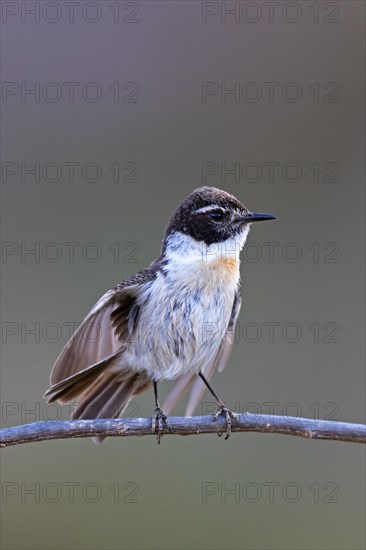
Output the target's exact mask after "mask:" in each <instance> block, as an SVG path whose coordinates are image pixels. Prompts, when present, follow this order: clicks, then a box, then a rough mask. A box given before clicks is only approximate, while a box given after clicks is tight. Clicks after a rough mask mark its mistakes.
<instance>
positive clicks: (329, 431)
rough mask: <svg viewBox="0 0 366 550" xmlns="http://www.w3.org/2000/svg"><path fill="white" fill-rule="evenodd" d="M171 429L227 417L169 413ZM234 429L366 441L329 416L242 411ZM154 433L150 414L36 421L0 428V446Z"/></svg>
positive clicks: (200, 426) (219, 424)
mask: <svg viewBox="0 0 366 550" xmlns="http://www.w3.org/2000/svg"><path fill="white" fill-rule="evenodd" d="M169 421H170V424H171V431H169V430H168V428H167V427H166V426H164V430H163V432H162V433H164V434H166V435H199V434H209V433H223V432H225V429H226V428H225V420H224V419H223V418H219V419H218V420H215V421H214V420H213V417H212V416H211V415H210V416H187V417H184V416H172V417H169ZM232 432H261V433H273V434H282V435H295V436H298V437H305V438H307V439H329V440H332V441H349V442H353V443H366V426H365V425H363V424H350V423H348V422H336V421H329V420H311V419H309V418H296V417H291V416H287V417H283V416H273V415H266V414H260V415H258V414H251V413H245V414H239V415H238V416H237V421H236V420H233V422H232ZM132 435H136V436H142V435H153V434H152V431H151V418H118V419H97V420H71V421H67V420H65V421H62V420H57V421H50V422H34V423H33V424H25V425H24V426H15V427H13V428H5V429H3V430H0V447H9V446H11V445H20V444H21V443H31V442H34V441H45V440H47V439H66V438H75V437H94V436H108V437H126V436H132Z"/></svg>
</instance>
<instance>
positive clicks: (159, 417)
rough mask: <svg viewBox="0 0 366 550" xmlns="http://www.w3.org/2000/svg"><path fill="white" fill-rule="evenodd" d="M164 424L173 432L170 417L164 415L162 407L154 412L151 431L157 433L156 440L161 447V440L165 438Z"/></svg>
mask: <svg viewBox="0 0 366 550" xmlns="http://www.w3.org/2000/svg"><path fill="white" fill-rule="evenodd" d="M164 424H165V425H166V427H167V428H168V430H169V431H170V432H171V431H172V425H171V424H170V422H169V419H168V417H167V416H166V414H164V413H163V411H162V410H161V408H160V407H156V409H155V410H154V415H153V417H152V423H151V431H152V432H153V433H156V439H157V442H158V444H159V445H160V440H161V438H162V437H163V429H164Z"/></svg>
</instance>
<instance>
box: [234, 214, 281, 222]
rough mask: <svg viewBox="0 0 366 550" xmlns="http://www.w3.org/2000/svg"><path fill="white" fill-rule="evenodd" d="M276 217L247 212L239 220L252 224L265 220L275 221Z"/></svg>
mask: <svg viewBox="0 0 366 550" xmlns="http://www.w3.org/2000/svg"><path fill="white" fill-rule="evenodd" d="M275 219H276V216H272V214H260V213H259V212H248V214H246V215H245V216H243V217H242V218H241V221H243V222H247V223H252V222H264V221H266V220H275Z"/></svg>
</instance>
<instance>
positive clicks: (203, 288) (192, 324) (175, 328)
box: [125, 250, 240, 381]
mask: <svg viewBox="0 0 366 550" xmlns="http://www.w3.org/2000/svg"><path fill="white" fill-rule="evenodd" d="M239 251H240V250H239ZM174 260H176V256H175V257H173V258H171V261H170V262H169V264H168V266H167V267H166V270H165V273H159V274H158V276H157V277H156V279H155V280H154V281H153V283H150V284H149V285H147V286H146V288H145V289H143V290H142V292H141V294H140V295H139V297H138V302H139V305H140V315H139V319H138V323H137V328H136V332H135V334H134V339H133V342H131V344H130V346H129V349H128V352H127V357H126V356H125V357H126V358H127V360H128V363H129V365H130V367H131V368H133V369H136V370H144V371H146V372H147V373H148V375H149V376H150V377H151V378H152V379H154V380H156V381H157V380H162V379H174V378H177V377H179V376H181V375H183V374H185V373H187V372H194V373H198V372H199V371H200V370H201V369H202V368H203V367H204V366H205V365H206V364H207V363H208V362H210V361H211V360H212V359H213V357H214V356H215V354H216V353H217V350H218V348H219V346H220V343H221V340H222V338H223V336H224V334H225V332H226V329H227V326H228V323H229V320H230V317H231V311H232V306H233V302H234V297H235V293H236V291H237V288H238V284H239V254H237V256H232V255H231V256H230V255H227V256H217V257H210V258H209V260H210V261H207V260H206V259H204V261H203V260H202V255H200V256H199V257H198V256H197V255H196V256H195V257H194V258H192V257H187V256H186V257H185V261H181V257H179V261H174Z"/></svg>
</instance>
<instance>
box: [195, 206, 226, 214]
mask: <svg viewBox="0 0 366 550" xmlns="http://www.w3.org/2000/svg"><path fill="white" fill-rule="evenodd" d="M210 210H221V212H226V208H223V207H222V206H218V205H217V204H209V205H208V206H202V208H198V210H195V214H204V213H205V212H209V211H210Z"/></svg>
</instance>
